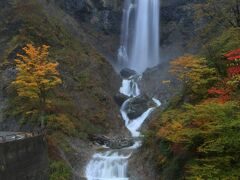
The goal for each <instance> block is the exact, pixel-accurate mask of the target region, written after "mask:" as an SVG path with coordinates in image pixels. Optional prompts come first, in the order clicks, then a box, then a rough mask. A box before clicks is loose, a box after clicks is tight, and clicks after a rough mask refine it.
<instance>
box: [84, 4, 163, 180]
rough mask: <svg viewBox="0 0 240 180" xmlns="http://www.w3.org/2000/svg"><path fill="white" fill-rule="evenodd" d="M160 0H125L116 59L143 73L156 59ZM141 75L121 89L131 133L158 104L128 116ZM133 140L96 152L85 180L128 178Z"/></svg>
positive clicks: (125, 81)
mask: <svg viewBox="0 0 240 180" xmlns="http://www.w3.org/2000/svg"><path fill="white" fill-rule="evenodd" d="M159 1H160V0H125V4H124V10H123V24H122V37H121V46H120V48H119V51H118V62H119V65H120V66H121V68H122V67H127V68H130V69H133V70H135V71H136V72H138V73H139V74H142V73H143V72H144V71H145V70H146V68H148V67H153V66H155V65H157V64H158V63H159V13H160V12H159V11H160V10H159V9H160V8H159ZM140 80H141V76H138V75H135V76H132V77H130V78H128V79H123V81H122V87H121V88H120V89H119V91H120V93H122V94H124V95H126V96H128V97H129V98H128V99H127V100H126V101H125V102H124V103H123V105H122V107H121V109H120V113H121V115H122V119H123V121H124V123H125V126H126V127H127V128H128V130H129V131H130V132H131V135H132V137H141V133H140V128H141V126H142V124H143V123H144V121H145V120H146V119H147V118H148V117H149V115H150V114H151V112H152V111H153V110H154V109H155V108H157V107H159V106H160V105H161V103H160V101H159V100H157V99H155V98H152V101H153V102H155V107H150V108H149V109H147V110H146V111H145V112H143V113H142V115H140V116H139V117H137V118H135V119H129V117H128V115H127V110H126V107H127V106H128V105H129V102H130V100H131V99H132V98H136V97H137V96H139V95H140V94H141V92H140V89H139V86H138V82H139V81H140ZM136 139H138V140H135V144H134V145H133V146H131V147H128V148H123V149H121V150H113V149H110V148H106V147H104V149H103V150H102V151H101V152H97V153H95V154H94V155H93V156H92V158H91V160H90V162H89V163H88V165H87V167H86V171H85V176H86V178H87V179H88V180H128V179H129V178H128V173H127V169H128V159H129V158H130V157H131V155H132V153H133V152H134V150H135V149H137V148H139V147H140V146H141V140H140V139H139V138H136Z"/></svg>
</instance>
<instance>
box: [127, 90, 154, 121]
mask: <svg viewBox="0 0 240 180" xmlns="http://www.w3.org/2000/svg"><path fill="white" fill-rule="evenodd" d="M152 106H154V102H153V101H152V100H151V99H150V98H149V97H148V96H147V95H140V96H137V97H135V98H132V99H130V100H129V102H128V105H127V107H126V112H127V116H128V117H129V119H136V118H138V117H139V116H141V115H142V114H143V113H144V112H145V111H147V110H148V108H149V107H152Z"/></svg>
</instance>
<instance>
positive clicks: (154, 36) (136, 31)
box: [118, 0, 160, 73]
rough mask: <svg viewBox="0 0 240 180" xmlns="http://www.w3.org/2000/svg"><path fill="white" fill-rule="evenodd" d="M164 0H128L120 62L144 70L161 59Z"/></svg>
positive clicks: (126, 1)
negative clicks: (160, 31)
mask: <svg viewBox="0 0 240 180" xmlns="http://www.w3.org/2000/svg"><path fill="white" fill-rule="evenodd" d="M159 1H160V0H135V1H134V0H125V4H124V10H123V23H122V35H121V45H120V48H119V50H118V62H119V65H120V66H121V67H127V68H130V69H133V70H135V71H137V72H138V73H143V72H144V71H145V70H146V69H147V68H148V67H153V66H156V65H157V64H158V63H159V59H160V58H159V49H160V46H159V39H160V37H159V26H160V24H159V21H160V8H159V6H160V3H159Z"/></svg>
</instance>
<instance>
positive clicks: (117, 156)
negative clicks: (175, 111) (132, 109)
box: [86, 78, 161, 180]
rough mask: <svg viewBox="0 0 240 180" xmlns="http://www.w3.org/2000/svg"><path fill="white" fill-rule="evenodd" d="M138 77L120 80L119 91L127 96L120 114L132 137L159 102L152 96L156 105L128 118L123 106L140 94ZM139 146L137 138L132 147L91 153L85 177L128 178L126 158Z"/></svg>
mask: <svg viewBox="0 0 240 180" xmlns="http://www.w3.org/2000/svg"><path fill="white" fill-rule="evenodd" d="M137 81H138V78H130V79H125V80H123V82H122V87H121V88H120V92H121V93H122V94H125V95H127V96H128V97H129V99H128V100H126V101H125V102H124V103H123V105H122V107H121V109H120V112H121V115H122V118H123V120H124V122H125V126H126V127H127V128H128V130H129V131H130V132H131V134H132V136H133V137H139V136H140V135H141V134H140V131H139V129H140V128H141V125H142V124H143V123H144V121H145V120H146V119H147V118H148V116H149V115H150V113H151V112H152V111H153V110H154V109H155V108H156V107H158V106H160V105H161V103H160V102H159V101H158V100H157V99H154V98H153V101H154V102H155V104H156V107H152V108H149V109H148V110H147V111H145V112H144V113H143V114H142V115H141V116H139V117H138V118H136V119H133V120H132V119H131V120H130V119H129V118H128V116H127V113H126V111H125V109H126V108H125V107H126V106H127V105H128V103H129V101H130V99H131V98H134V97H136V96H139V95H140V90H139V87H138V84H137ZM140 146H141V141H140V140H138V141H136V142H135V144H134V145H133V146H132V147H129V148H124V149H120V150H112V149H109V148H106V149H105V150H103V151H102V152H98V153H96V154H94V155H93V157H92V159H91V160H90V162H89V163H88V165H87V167H86V177H87V179H88V180H128V174H127V169H128V159H129V158H130V157H131V155H132V153H133V152H134V150H135V149H137V148H139V147H140Z"/></svg>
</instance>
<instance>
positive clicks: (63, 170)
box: [49, 161, 72, 180]
mask: <svg viewBox="0 0 240 180" xmlns="http://www.w3.org/2000/svg"><path fill="white" fill-rule="evenodd" d="M49 176H50V180H70V179H72V173H71V169H70V168H69V167H68V166H67V165H66V163H64V162H63V161H51V162H50V169H49Z"/></svg>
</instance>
